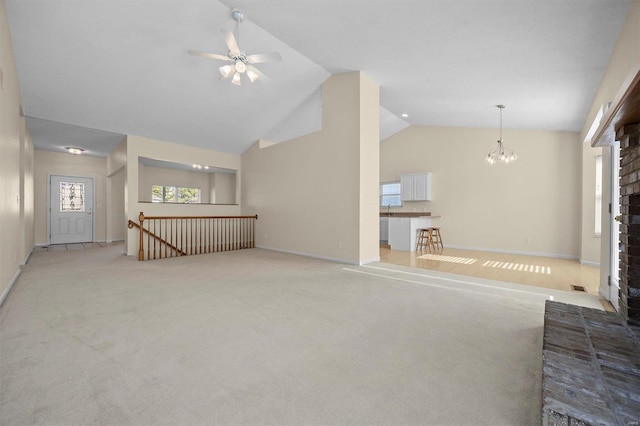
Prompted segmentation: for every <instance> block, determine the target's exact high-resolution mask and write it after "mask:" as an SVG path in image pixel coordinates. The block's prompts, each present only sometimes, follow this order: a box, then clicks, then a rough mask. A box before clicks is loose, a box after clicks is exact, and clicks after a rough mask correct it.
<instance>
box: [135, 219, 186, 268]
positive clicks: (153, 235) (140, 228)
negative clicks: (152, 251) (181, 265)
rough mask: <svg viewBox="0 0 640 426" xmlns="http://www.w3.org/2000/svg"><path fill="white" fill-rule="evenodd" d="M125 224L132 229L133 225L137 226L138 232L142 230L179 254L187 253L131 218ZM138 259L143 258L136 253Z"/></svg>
mask: <svg viewBox="0 0 640 426" xmlns="http://www.w3.org/2000/svg"><path fill="white" fill-rule="evenodd" d="M127 226H128V228H129V229H133V227H134V226H135V227H136V228H138V229H139V230H140V232H144V233H147V234H149V235H150V236H151V237H152V238H154V239H155V241H158V242H159V243H160V244H166V246H167V247H169V248H170V249H172V250H175V252H176V253H179V254H180V255H181V256H186V255H187V253H186V252H184V251H182V250H180V249H179V248H178V247H176V246H174V245H173V244H171V243H169V242H168V241H166V240H165V239H163V238H160V237H158V236H157V235H156V234H154V233H153V232H150V231H148V230H146V229H144V228H142V227H140V225H139V224H138V223H137V222H134V221H132V220H131V219H129V225H127ZM138 260H143V259H140V255H139V253H138Z"/></svg>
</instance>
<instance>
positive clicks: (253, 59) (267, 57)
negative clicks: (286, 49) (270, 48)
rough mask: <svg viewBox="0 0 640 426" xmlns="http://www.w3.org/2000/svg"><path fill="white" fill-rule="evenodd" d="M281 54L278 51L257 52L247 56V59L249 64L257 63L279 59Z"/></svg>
mask: <svg viewBox="0 0 640 426" xmlns="http://www.w3.org/2000/svg"><path fill="white" fill-rule="evenodd" d="M281 60H282V56H280V54H279V53H278V52H270V53H257V54H255V55H249V56H247V61H248V62H249V63H251V64H259V63H261V62H277V61H281Z"/></svg>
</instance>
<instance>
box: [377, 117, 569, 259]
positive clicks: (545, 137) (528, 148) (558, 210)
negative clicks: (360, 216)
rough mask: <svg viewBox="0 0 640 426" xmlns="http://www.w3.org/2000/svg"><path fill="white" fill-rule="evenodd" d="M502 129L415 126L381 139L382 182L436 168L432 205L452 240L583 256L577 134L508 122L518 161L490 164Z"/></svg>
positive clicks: (418, 205)
mask: <svg viewBox="0 0 640 426" xmlns="http://www.w3.org/2000/svg"><path fill="white" fill-rule="evenodd" d="M497 139H498V129H472V128H450V127H426V126H411V127H409V128H407V129H405V130H403V131H401V132H399V133H397V134H396V135H394V136H392V137H390V138H388V139H386V140H384V141H382V143H381V145H380V181H381V182H386V181H396V180H399V178H400V174H403V173H412V172H421V171H428V172H432V173H433V183H432V190H433V201H421V202H405V204H404V205H403V207H402V208H397V209H393V210H396V211H430V212H432V214H434V215H441V216H442V217H441V218H440V219H435V220H434V225H435V226H440V227H441V228H442V237H443V240H444V243H445V245H446V246H450V247H452V246H456V247H464V248H474V249H483V250H495V251H510V252H521V253H529V254H534V255H548V256H561V257H569V258H578V256H579V255H580V223H581V194H582V190H581V182H582V179H581V158H582V151H581V150H582V146H581V144H580V141H579V139H578V134H577V133H566V132H543V131H522V130H511V129H504V139H505V144H506V145H507V147H509V148H511V149H513V150H514V151H515V153H516V154H517V155H518V160H517V161H516V162H515V163H512V164H509V165H504V164H495V165H493V166H491V165H489V164H488V163H487V162H486V161H485V157H486V156H487V154H488V153H489V152H490V151H492V150H493V149H494V148H495V147H496V140H497Z"/></svg>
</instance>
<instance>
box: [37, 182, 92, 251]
mask: <svg viewBox="0 0 640 426" xmlns="http://www.w3.org/2000/svg"><path fill="white" fill-rule="evenodd" d="M51 176H59V177H68V178H80V179H87V180H90V181H91V191H92V192H93V197H92V198H93V200H92V201H91V211H92V212H93V213H92V214H91V235H92V236H91V242H93V243H95V242H96V180H95V178H92V177H90V176H76V175H61V174H57V173H49V174H48V175H47V245H48V246H49V245H51Z"/></svg>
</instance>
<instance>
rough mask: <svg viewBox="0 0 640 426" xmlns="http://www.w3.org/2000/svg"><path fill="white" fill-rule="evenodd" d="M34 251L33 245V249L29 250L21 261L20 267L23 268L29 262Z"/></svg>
mask: <svg viewBox="0 0 640 426" xmlns="http://www.w3.org/2000/svg"><path fill="white" fill-rule="evenodd" d="M32 253H33V247H32V248H31V250H29V253H27V257H25V258H24V260H23V261H22V262H21V263H20V267H21V268H22V267H23V266H24V265H26V264H27V262H28V261H29V259H30V258H31V254H32Z"/></svg>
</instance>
